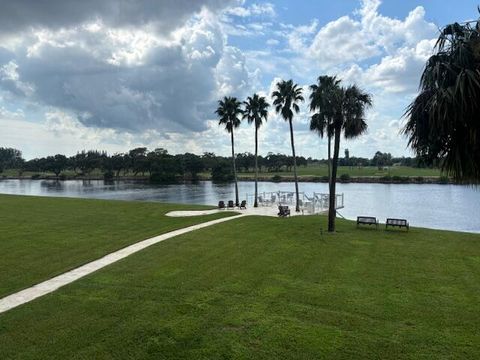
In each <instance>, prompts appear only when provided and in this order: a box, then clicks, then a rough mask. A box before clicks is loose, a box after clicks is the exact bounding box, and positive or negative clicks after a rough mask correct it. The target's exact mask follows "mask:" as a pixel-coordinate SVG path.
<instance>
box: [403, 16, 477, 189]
mask: <svg viewBox="0 0 480 360" xmlns="http://www.w3.org/2000/svg"><path fill="white" fill-rule="evenodd" d="M479 11H480V9H479ZM479 114H480V21H471V22H467V23H463V24H458V23H455V24H451V25H448V26H446V27H445V28H444V29H443V30H442V32H441V34H440V37H439V39H438V41H437V44H436V46H435V49H434V54H433V55H432V56H431V57H430V59H429V60H428V61H427V64H426V66H425V69H424V71H423V74H422V77H421V79H420V93H419V94H418V96H417V97H416V98H415V99H414V100H413V102H412V103H411V104H410V106H409V107H408V108H407V111H406V114H405V115H406V118H407V123H406V125H405V127H404V129H403V133H404V134H405V135H407V136H408V138H409V146H410V147H411V148H412V149H413V150H414V151H415V152H416V154H417V156H419V157H422V158H423V159H424V160H426V161H427V162H429V163H434V162H435V160H440V163H441V166H442V170H444V171H445V172H446V173H447V174H449V175H452V176H453V177H454V179H455V180H457V181H467V182H477V183H478V182H480V121H479Z"/></svg>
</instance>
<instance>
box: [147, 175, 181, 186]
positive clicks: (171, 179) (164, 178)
mask: <svg viewBox="0 0 480 360" xmlns="http://www.w3.org/2000/svg"><path fill="white" fill-rule="evenodd" d="M150 182H152V183H155V184H175V183H176V182H177V178H176V176H175V174H172V173H167V172H152V173H151V174H150Z"/></svg>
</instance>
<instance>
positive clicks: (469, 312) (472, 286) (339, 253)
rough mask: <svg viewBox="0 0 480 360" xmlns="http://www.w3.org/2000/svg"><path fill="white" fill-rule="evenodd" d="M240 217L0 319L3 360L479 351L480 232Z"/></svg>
mask: <svg viewBox="0 0 480 360" xmlns="http://www.w3.org/2000/svg"><path fill="white" fill-rule="evenodd" d="M325 227H326V220H325V218H324V217H320V216H305V217H301V216H300V217H295V218H289V219H275V218H259V217H245V218H241V219H237V220H233V221H232V222H228V223H224V224H219V225H215V226H214V227H209V228H206V229H202V230H200V231H196V232H192V233H189V234H186V235H183V236H181V237H178V238H174V239H169V240H167V241H165V242H162V243H160V244H157V245H155V246H153V247H150V248H148V249H145V250H143V251H141V252H139V253H137V254H134V255H132V256H130V257H128V258H126V259H124V260H122V261H120V262H118V263H116V264H113V265H111V266H109V267H107V268H105V269H103V270H101V271H99V272H97V273H95V274H92V275H91V276H88V277H86V278H84V279H82V280H80V281H78V282H75V283H73V284H70V285H68V286H67V287H64V288H62V289H60V290H59V291H57V292H55V293H52V294H49V295H47V296H45V297H43V298H40V299H37V300H35V301H33V302H31V303H29V304H26V305H24V306H21V307H19V308H16V309H13V310H11V311H9V312H7V313H4V314H0V357H1V358H3V359H4V358H8V359H10V358H12V359H46V358H48V359H66V358H68V359H92V358H96V359H126V358H128V359H478V358H480V346H479V344H480V331H479V324H480V306H479V300H480V281H479V279H480V235H474V234H466V233H453V232H445V231H433V230H426V229H417V228H414V229H411V230H410V231H409V232H406V231H384V230H383V229H382V230H378V231H376V230H374V229H369V228H364V229H356V228H355V225H354V223H353V222H350V221H338V232H337V233H336V234H333V235H331V234H327V233H323V235H322V234H321V233H320V229H321V228H323V229H325Z"/></svg>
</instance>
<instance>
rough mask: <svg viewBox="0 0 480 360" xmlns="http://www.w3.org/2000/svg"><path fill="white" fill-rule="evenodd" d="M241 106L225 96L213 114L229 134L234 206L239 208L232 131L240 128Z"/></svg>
mask: <svg viewBox="0 0 480 360" xmlns="http://www.w3.org/2000/svg"><path fill="white" fill-rule="evenodd" d="M240 106H241V104H240V102H239V101H238V100H237V98H235V97H227V96H225V97H224V98H223V100H219V101H218V108H217V110H216V111H215V113H216V114H217V115H218V117H219V121H218V124H219V125H224V126H225V130H227V132H229V133H230V139H231V141H232V167H233V176H234V179H235V206H239V201H238V183H237V168H236V166H235V141H234V136H233V130H234V129H236V128H238V127H239V126H240V122H241V120H240V118H239V116H240V115H242V109H241V108H240Z"/></svg>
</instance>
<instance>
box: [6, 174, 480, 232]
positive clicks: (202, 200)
mask: <svg viewBox="0 0 480 360" xmlns="http://www.w3.org/2000/svg"><path fill="white" fill-rule="evenodd" d="M238 185H239V192H240V198H241V200H242V199H245V198H246V194H247V193H249V194H251V193H253V191H254V182H251V181H242V182H239V184H238ZM258 187H259V192H263V191H266V192H269V191H277V190H281V191H294V189H295V186H294V184H293V183H272V182H259V184H258ZM299 187H300V191H303V192H305V193H306V194H308V195H311V194H313V192H324V193H327V192H328V186H327V184H326V183H299ZM0 193H4V194H21V195H39V196H66V197H81V198H96V199H119V200H139V201H158V202H169V203H186V204H205V205H216V204H217V203H218V201H219V200H230V199H233V196H234V195H233V194H234V185H233V184H214V183H212V182H211V181H200V182H198V183H195V184H179V185H152V184H148V183H143V182H135V181H115V182H107V183H106V182H104V181H101V180H94V181H93V180H92V181H82V180H67V181H54V180H0ZM337 193H344V194H345V208H344V209H341V210H340V211H339V212H340V214H341V215H342V216H344V217H346V218H348V219H355V218H356V216H357V215H370V216H376V217H377V218H379V219H380V221H381V222H384V221H385V218H387V217H397V218H406V219H408V220H409V222H410V224H411V225H412V226H422V227H428V228H436V229H447V230H457V231H469V232H480V190H477V189H475V188H473V187H469V186H460V185H437V184H358V183H351V184H338V186H337Z"/></svg>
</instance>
